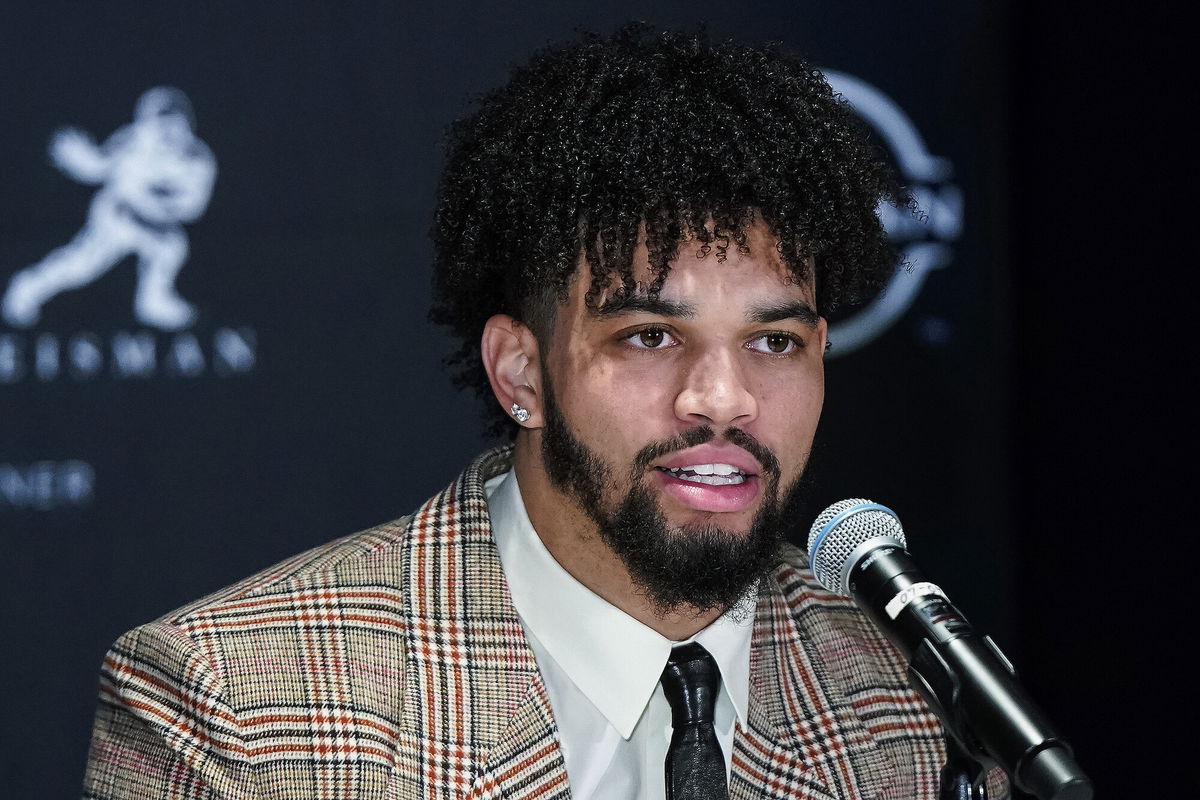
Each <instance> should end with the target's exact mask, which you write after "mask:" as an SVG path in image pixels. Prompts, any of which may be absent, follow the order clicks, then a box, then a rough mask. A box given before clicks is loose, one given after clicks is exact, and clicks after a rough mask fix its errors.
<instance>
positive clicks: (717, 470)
mask: <svg viewBox="0 0 1200 800" xmlns="http://www.w3.org/2000/svg"><path fill="white" fill-rule="evenodd" d="M658 469H659V470H661V471H662V472H665V473H666V474H668V475H670V476H671V477H672V478H676V479H678V480H681V481H688V482H690V483H703V484H706V485H708V486H734V485H737V484H740V483H745V482H746V478H747V477H748V476H747V475H746V473H745V472H744V471H742V470H741V469H738V468H737V467H735V466H733V465H732V464H689V465H687V466H683V467H658Z"/></svg>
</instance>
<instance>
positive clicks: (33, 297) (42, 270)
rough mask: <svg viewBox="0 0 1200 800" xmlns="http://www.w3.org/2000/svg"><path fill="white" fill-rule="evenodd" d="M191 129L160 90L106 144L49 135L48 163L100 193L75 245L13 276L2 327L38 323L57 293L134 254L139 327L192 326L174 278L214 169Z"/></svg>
mask: <svg viewBox="0 0 1200 800" xmlns="http://www.w3.org/2000/svg"><path fill="white" fill-rule="evenodd" d="M193 123H194V120H193V116H192V106H191V103H190V102H189V101H188V98H187V96H186V95H185V94H184V93H183V92H181V91H179V90H178V89H173V88H169V87H157V88H154V89H150V90H149V91H147V92H146V93H145V94H143V95H142V96H141V98H140V99H139V100H138V102H137V107H136V109H135V111H134V118H133V122H132V123H131V124H129V125H126V126H124V127H122V128H120V129H119V130H118V131H116V132H115V133H113V134H112V135H111V136H109V137H108V139H107V140H106V141H105V142H104V144H101V145H97V144H96V143H95V142H94V141H93V140H92V138H91V137H90V136H89V135H88V134H87V133H85V132H83V131H80V130H78V129H76V128H62V129H60V130H58V131H56V132H55V134H54V135H53V137H52V138H51V140H50V157H51V159H52V160H53V161H54V165H55V166H56V167H58V168H59V169H60V170H62V171H63V172H65V173H66V174H67V175H68V176H70V177H71V178H74V179H75V180H76V181H79V182H80V183H85V184H92V185H95V184H98V185H99V186H100V190H99V191H98V192H96V195H95V197H93V199H92V202H91V207H90V208H89V210H88V217H87V221H86V222H85V223H84V225H83V228H82V229H81V230H80V231H79V233H77V234H76V235H75V238H73V239H72V240H71V241H70V242H68V243H67V244H65V245H63V246H62V247H59V248H57V249H55V250H53V251H51V252H50V253H49V254H48V255H47V256H46V257H45V258H43V259H42V260H41V261H39V262H38V263H36V264H33V265H32V266H29V267H26V268H25V269H22V270H21V271H19V272H17V274H16V275H14V276H13V278H12V280H11V281H10V282H9V284H8V289H7V291H6V292H5V294H4V298H3V301H2V302H0V313H2V314H3V317H4V319H5V321H6V322H8V323H9V324H10V325H12V326H13V327H17V328H29V327H32V326H34V325H36V324H37V322H38V320H39V319H40V318H41V311H42V306H44V305H45V304H46V303H47V302H48V301H49V300H51V299H52V298H53V297H55V296H56V295H57V294H59V293H60V292H64V291H66V290H68V289H77V288H79V287H81V286H86V285H87V284H89V283H91V282H92V281H94V280H96V279H97V278H99V277H100V276H101V275H103V274H104V273H106V272H108V270H110V269H112V268H113V267H114V266H115V265H116V264H117V263H118V262H120V261H121V260H122V259H124V258H126V257H127V256H130V255H136V256H137V270H138V275H137V289H136V291H135V294H134V298H133V311H134V314H135V316H136V317H137V319H138V320H139V321H140V322H141V323H142V324H144V325H147V326H150V327H153V328H158V329H160V330H165V331H174V330H180V329H183V328H186V327H188V326H189V325H191V324H192V323H193V322H194V321H195V319H196V310H195V308H194V307H193V306H192V305H191V304H190V303H188V302H187V301H186V300H184V299H183V298H182V297H180V296H179V293H178V292H177V291H176V290H175V276H176V275H177V274H178V273H179V270H180V268H181V267H182V266H183V264H184V262H185V261H186V260H187V254H188V239H187V234H186V233H184V230H183V223H185V222H193V221H195V220H197V219H199V218H200V216H201V215H202V214H203V213H204V210H205V208H207V206H208V201H209V198H210V197H211V196H212V187H213V181H214V180H215V179H216V175H217V162H216V158H215V157H214V156H213V154H212V151H211V150H210V149H209V148H208V145H206V144H205V143H204V142H202V141H201V140H200V139H198V138H196V135H195V133H194V124H193Z"/></svg>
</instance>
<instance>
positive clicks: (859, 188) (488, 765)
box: [86, 27, 1003, 800]
mask: <svg viewBox="0 0 1200 800" xmlns="http://www.w3.org/2000/svg"><path fill="white" fill-rule="evenodd" d="M852 120H853V118H852V116H851V115H850V112H849V111H848V110H847V109H846V108H845V106H844V105H843V104H842V103H840V102H839V101H838V100H837V99H836V98H835V97H834V96H833V95H832V93H831V92H830V90H829V87H828V85H827V84H826V83H825V82H824V80H823V79H822V78H821V77H820V75H819V74H818V73H817V72H815V71H814V70H813V69H812V68H811V67H808V66H807V65H805V64H803V63H802V62H799V61H797V60H795V59H792V58H790V57H787V56H785V55H782V54H780V53H778V52H776V51H774V50H772V49H768V48H750V47H743V46H738V45H733V44H715V43H710V42H709V41H707V40H706V38H705V37H704V36H702V35H684V34H658V33H654V32H650V31H647V30H645V29H642V28H638V27H631V28H626V29H624V30H622V31H621V32H619V33H618V34H617V35H615V36H613V37H611V38H599V37H587V38H584V39H583V40H581V41H578V42H575V43H572V44H569V45H566V46H562V47H557V48H550V49H547V50H545V51H543V52H540V53H538V54H537V55H535V56H534V58H533V59H532V60H531V61H530V62H529V63H528V64H527V65H525V66H524V67H521V68H519V69H517V70H516V71H514V73H513V75H512V77H511V79H510V81H509V82H508V83H507V84H506V85H505V86H503V87H501V88H500V89H498V90H496V91H494V92H493V93H491V94H490V95H488V96H487V97H485V98H484V99H483V100H482V101H481V102H480V104H479V106H478V108H477V109H476V110H475V111H474V113H473V114H472V115H471V116H469V117H468V118H466V119H465V120H464V121H462V122H460V123H458V125H457V126H456V127H455V129H454V131H453V133H452V136H451V142H450V149H449V154H448V158H447V164H446V169H445V172H444V176H443V182H442V187H441V195H440V201H439V206H438V212H437V222H436V225H435V231H434V236H435V240H436V244H437V263H436V270H435V275H436V278H435V305H434V311H433V317H434V319H435V320H436V321H439V322H442V323H445V324H447V325H449V326H450V327H451V328H452V330H453V331H454V333H455V334H456V335H458V336H459V337H460V338H461V341H462V347H461V350H460V352H459V357H458V362H459V365H460V373H459V379H460V381H461V382H462V383H463V384H464V385H471V386H474V387H475V388H476V389H477V390H478V391H479V392H480V394H481V396H482V397H484V399H485V401H486V404H487V407H488V409H489V414H490V415H491V416H492V418H493V425H494V429H495V430H497V431H500V430H509V431H510V432H511V434H512V439H513V441H512V444H511V445H510V446H508V447H504V448H500V449H497V450H493V451H490V452H488V453H485V454H484V455H483V456H481V457H480V458H478V459H477V460H476V461H475V462H473V463H472V464H471V465H470V466H469V467H468V468H467V470H466V472H464V473H463V475H462V476H460V477H459V479H458V480H457V481H455V482H454V483H453V484H452V485H451V486H450V487H449V488H448V489H447V490H446V491H445V492H444V493H442V494H441V495H439V496H437V497H435V498H433V499H431V500H430V501H429V502H428V503H426V504H425V506H424V507H422V508H421V509H420V510H419V511H417V512H416V513H415V514H414V515H412V516H411V517H406V518H404V519H401V520H398V521H396V522H393V523H390V524H387V525H383V526H380V527H378V528H375V529H372V530H369V531H366V532H363V533H360V534H357V535H354V536H351V537H348V538H345V539H342V540H339V541H336V542H333V543H331V544H330V545H327V546H325V547H322V548H319V549H317V550H315V551H313V552H310V553H306V554H303V555H301V556H298V557H296V558H294V559H292V560H291V561H288V562H285V563H283V564H281V565H278V566H276V567H275V568H273V569H271V570H268V571H266V572H264V573H262V574H260V575H257V576H255V577H252V578H250V579H248V580H246V581H244V582H242V583H240V584H238V585H237V586H234V587H232V588H230V589H226V590H224V591H222V592H219V593H217V594H215V595H213V596H211V597H209V598H206V599H204V600H201V601H199V602H197V603H195V604H193V605H191V606H188V607H186V608H184V609H181V610H179V611H176V612H173V613H172V614H170V615H168V616H166V617H164V618H163V619H161V620H159V621H157V622H155V623H151V624H150V625H146V626H143V627H141V628H139V629H137V630H135V631H133V632H131V633H130V634H127V635H126V636H125V637H123V638H122V639H121V640H120V641H118V642H117V644H116V645H115V646H114V648H113V650H112V651H111V653H110V654H109V657H108V659H107V660H106V661H105V667H104V674H103V678H102V692H101V706H100V711H99V714H98V717H97V721H96V727H95V732H94V739H93V746H92V755H91V762H90V765H89V770H88V775H87V779H86V784H87V785H86V794H87V796H88V797H95V798H109V797H139V798H140V797H147V798H149V797H176V796H179V797H189V798H190V797H204V798H209V797H211V798H216V797H236V798H251V797H254V798H257V797H287V798H305V797H312V798H334V797H338V798H341V797H346V798H351V797H353V798H374V797H378V798H385V797H386V798H414V799H416V798H420V799H421V800H424V799H425V798H450V797H456V798H457V797H479V798H483V797H504V798H526V797H541V798H565V797H568V796H571V797H574V798H595V799H596V800H600V799H603V798H663V797H669V798H673V800H684V798H715V797H721V798H724V797H733V798H750V797H779V798H784V797H787V798H800V797H804V798H846V799H847V800H849V798H867V797H870V798H885V797H887V798H896V800H900V799H901V798H904V799H905V800H908V799H909V798H932V797H934V796H936V792H937V778H938V770H939V768H940V766H941V762H942V759H943V753H942V734H941V729H940V727H939V726H938V723H937V721H936V719H935V718H934V717H933V716H932V715H931V714H930V713H929V712H928V710H927V709H926V708H925V706H924V705H923V704H922V702H921V701H920V699H919V698H918V696H917V695H916V694H914V693H913V692H912V691H911V690H910V689H909V687H908V685H907V682H906V680H905V676H904V664H903V663H902V661H901V659H900V658H899V656H898V655H897V654H896V653H895V652H894V651H893V649H892V648H891V647H890V646H889V645H888V644H887V643H886V642H885V641H884V640H883V638H882V637H881V636H880V634H878V633H877V632H876V631H875V630H874V629H873V627H872V626H871V625H870V624H869V623H868V622H867V621H866V620H865V618H863V617H862V616H861V615H860V614H859V612H858V611H857V610H856V609H855V608H854V607H853V605H852V603H851V602H850V601H849V600H846V599H843V598H838V597H834V596H832V595H830V594H829V593H827V592H825V591H824V590H822V589H820V588H819V587H818V585H817V584H816V582H815V581H814V579H813V578H812V575H811V573H810V572H808V570H807V565H806V561H805V556H804V554H803V553H802V552H800V551H798V550H796V549H795V548H792V547H789V546H786V545H784V544H783V536H782V529H783V524H784V521H785V520H787V519H788V511H787V509H788V508H789V506H790V505H791V504H792V502H793V500H794V498H795V494H796V490H797V486H798V483H799V480H800V476H801V474H802V472H803V470H804V466H805V462H806V460H807V458H808V453H809V449H810V446H811V444H812V439H813V434H814V431H815V429H816V425H817V419H818V417H819V415H820V411H821V404H822V400H823V367H822V358H823V354H824V351H825V349H826V345H827V344H828V343H827V340H826V324H825V320H824V319H823V317H822V316H821V314H822V313H825V312H826V311H827V310H828V309H830V308H832V307H833V306H834V305H835V304H836V303H838V302H840V301H842V300H844V299H846V298H853V297H855V296H859V295H861V294H863V293H864V292H865V290H866V289H867V288H868V287H870V286H872V285H875V284H878V283H879V280H880V278H881V277H882V276H883V275H885V274H886V273H887V270H888V269H889V268H890V261H889V253H888V248H887V245H886V239H885V237H884V233H883V231H882V229H881V227H880V224H879V221H878V218H877V217H876V215H875V208H876V206H877V204H878V202H879V201H880V199H881V198H882V199H887V198H889V197H890V195H889V193H888V191H887V182H886V181H885V180H884V178H883V177H882V174H881V171H880V169H879V167H878V165H877V164H876V162H875V160H874V159H873V157H872V155H871V153H870V150H869V148H868V147H867V145H866V144H865V143H864V141H863V139H862V137H861V136H860V135H859V133H858V131H857V129H856V127H855V125H854V124H853V122H852ZM993 788H994V789H995V790H996V791H995V794H994V796H999V795H1000V794H1001V793H1002V792H1003V787H1002V786H1001V785H999V784H997V785H996V786H994V787H993Z"/></svg>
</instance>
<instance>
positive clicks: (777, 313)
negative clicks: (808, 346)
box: [746, 300, 821, 328]
mask: <svg viewBox="0 0 1200 800" xmlns="http://www.w3.org/2000/svg"><path fill="white" fill-rule="evenodd" d="M746 319H747V320H748V321H750V322H753V323H757V324H760V325H761V324H765V323H770V322H780V321H781V320H785V319H794V320H796V321H798V322H801V323H803V324H805V325H807V326H809V327H810V328H815V327H817V323H818V322H820V321H821V315H820V314H818V313H817V310H816V309H815V308H813V307H812V306H810V305H809V304H808V303H806V302H804V301H803V300H793V301H790V302H786V303H776V304H772V305H762V306H754V307H753V308H751V309H750V311H749V312H748V313H747V314H746Z"/></svg>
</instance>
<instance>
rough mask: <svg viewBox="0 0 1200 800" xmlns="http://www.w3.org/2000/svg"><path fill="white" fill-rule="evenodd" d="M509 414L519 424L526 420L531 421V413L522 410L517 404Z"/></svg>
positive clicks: (513, 405) (514, 404)
mask: <svg viewBox="0 0 1200 800" xmlns="http://www.w3.org/2000/svg"><path fill="white" fill-rule="evenodd" d="M508 412H509V413H510V414H512V415H513V416H514V417H515V418H516V420H517V422H524V421H525V420H527V419H529V412H528V411H526V410H525V409H523V408H521V407H520V406H519V405H517V404H516V403H513V404H512V408H510V409H509V410H508Z"/></svg>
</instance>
